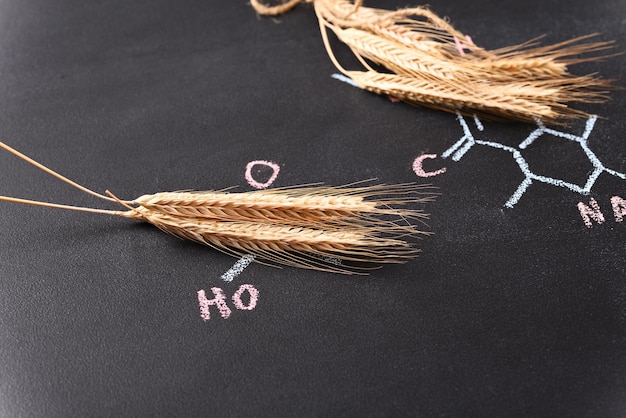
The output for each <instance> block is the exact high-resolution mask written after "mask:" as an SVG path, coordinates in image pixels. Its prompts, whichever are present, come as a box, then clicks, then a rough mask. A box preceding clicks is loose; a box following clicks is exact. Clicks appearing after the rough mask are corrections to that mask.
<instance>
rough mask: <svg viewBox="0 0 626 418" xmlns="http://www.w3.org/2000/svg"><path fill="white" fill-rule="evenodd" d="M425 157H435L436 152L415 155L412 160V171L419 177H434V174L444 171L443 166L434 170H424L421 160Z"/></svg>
mask: <svg viewBox="0 0 626 418" xmlns="http://www.w3.org/2000/svg"><path fill="white" fill-rule="evenodd" d="M427 158H429V159H434V158H437V154H422V155H420V156H419V157H417V158H416V159H415V161H413V171H414V172H415V174H417V175H418V176H419V177H434V176H438V175H439V174H443V173H445V172H446V168H445V167H443V168H440V169H439V170H436V171H424V168H423V167H422V164H423V161H424V160H425V159H427Z"/></svg>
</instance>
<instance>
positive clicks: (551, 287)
mask: <svg viewBox="0 0 626 418" xmlns="http://www.w3.org/2000/svg"><path fill="white" fill-rule="evenodd" d="M366 3H367V2H366ZM367 4H368V5H372V6H378V7H385V8H390V9H393V8H397V7H401V6H406V5H407V3H406V2H400V1H387V2H384V1H378V2H375V1H372V2H369V3H367ZM430 4H431V6H432V9H433V10H434V11H436V12H437V13H438V14H440V15H442V16H448V17H449V19H450V21H451V22H452V23H453V24H455V25H456V26H457V27H458V28H459V29H460V30H462V31H464V32H466V33H469V34H471V35H472V38H473V39H474V41H475V42H476V43H477V44H480V45H482V46H485V47H487V48H490V49H493V48H497V47H502V46H506V45H512V44H518V43H521V42H523V41H526V40H528V39H531V38H534V37H536V36H538V35H542V34H545V35H546V37H545V38H544V40H543V41H544V42H546V43H553V42H558V41H561V40H565V39H569V38H571V37H574V36H579V35H584V34H588V33H594V32H600V33H601V35H599V39H600V40H612V39H614V40H616V41H617V42H618V44H619V47H618V50H624V49H623V48H624V47H625V45H626V42H624V39H625V31H626V3H624V2H623V1H620V0H606V1H599V2H587V1H582V0H574V1H571V0H528V1H519V0H517V1H512V0H511V1H509V0H501V1H496V0H479V1H472V2H466V1H461V0H450V1H431V2H430ZM346 55H347V52H346ZM624 68H626V56H624V55H622V56H618V57H614V58H611V59H609V60H606V61H604V62H600V63H588V64H581V65H578V66H576V67H573V68H572V71H573V72H576V73H580V74H585V73H591V72H599V73H601V74H602V75H603V76H604V77H606V78H615V79H621V80H624V79H626V77H625V76H624ZM335 72H336V70H335V68H334V67H333V65H332V63H331V62H330V60H329V59H328V57H327V55H326V52H325V50H324V47H323V45H322V42H321V39H320V35H319V29H318V26H317V20H316V17H315V15H314V13H313V10H312V7H311V5H301V6H299V7H297V8H296V9H295V10H294V11H292V12H291V13H289V14H287V15H285V16H282V17H280V18H277V19H271V18H259V17H258V16H257V15H256V14H255V13H254V11H253V10H252V8H251V7H250V5H249V4H247V2H246V1H245V0H182V1H180V0H179V1H173V0H150V1H146V0H107V1H94V0H80V1H78V0H57V1H48V0H28V1H24V0H4V1H0V99H1V100H0V138H2V140H3V141H5V142H7V143H9V144H10V145H12V146H14V147H16V148H18V149H19V150H20V151H22V152H24V153H25V154H27V155H29V156H31V157H33V158H35V159H37V160H39V161H41V162H42V163H44V164H46V165H48V166H49V167H51V168H53V169H55V170H58V171H59V172H61V173H62V174H64V175H66V176H68V177H70V178H72V179H73V180H76V181H77V182H79V183H81V184H84V185H86V186H88V187H90V188H93V189H95V190H98V191H103V190H105V189H107V188H108V189H110V190H112V191H113V192H114V193H115V194H116V195H117V196H120V197H123V198H134V197H137V196H139V195H142V194H144V193H153V192H158V191H168V190H181V189H221V188H225V187H230V186H238V190H253V186H254V182H257V183H266V182H269V180H271V179H270V177H271V175H272V174H276V173H277V175H276V177H275V179H273V180H272V182H271V183H272V184H271V186H270V187H277V186H288V185H294V184H303V183H313V182H324V183H327V184H333V185H341V184H346V183H351V182H354V181H358V180H364V179H369V178H378V179H379V181H380V182H382V183H403V182H413V181H416V182H423V183H431V184H433V185H434V186H436V187H437V188H438V190H439V192H440V193H441V196H440V197H438V199H437V201H436V202H433V203H429V204H427V205H426V206H425V207H424V209H425V210H426V211H428V212H429V213H430V214H431V219H430V221H429V225H430V230H431V231H432V232H434V235H432V236H430V237H428V238H426V239H424V240H423V241H421V243H420V246H421V248H422V250H423V252H422V253H421V254H420V256H419V257H418V258H417V259H415V260H413V261H411V262H409V263H408V264H407V265H402V266H391V267H386V268H384V269H382V270H379V271H376V272H374V273H373V274H371V275H370V276H367V277H354V276H341V275H337V274H330V273H319V272H314V271H305V270H298V269H294V268H284V269H275V268H270V267H266V266H263V265H259V264H254V263H253V264H251V265H249V266H247V267H245V268H243V267H244V266H243V265H242V264H245V260H243V262H240V264H239V266H240V267H241V268H240V269H239V271H238V272H235V273H234V274H231V275H230V277H228V276H225V277H226V278H231V279H232V280H231V281H226V280H224V278H223V275H224V274H225V273H227V272H228V271H229V269H231V267H233V265H235V264H236V262H237V261H238V260H237V259H236V258H231V257H229V256H227V255H223V254H221V253H219V252H216V251H214V250H211V249H208V248H205V247H203V246H200V245H196V244H192V243H187V242H183V241H180V240H177V239H175V238H172V237H170V236H168V235H165V234H163V233H162V232H160V231H159V230H157V229H156V228H154V227H151V226H149V225H143V224H140V223H138V222H132V221H128V220H125V219H118V218H113V217H105V216H98V215H93V214H85V213H70V212H64V211H58V210H52V209H44V208H36V207H27V206H21V205H15V204H9V203H2V204H0V233H1V234H2V237H1V238H2V243H1V244H0V415H1V416H7V417H68V416H364V415H366V416H498V417H502V416H568V417H572V416H602V417H619V416H624V415H625V414H626V377H625V376H626V267H625V263H624V260H625V255H626V245H625V243H626V240H625V238H626V229H625V228H626V222H625V221H623V218H624V216H625V215H626V175H625V174H624V173H626V142H625V141H624V136H625V134H626V123H625V120H624V117H623V109H624V107H625V106H626V92H625V91H616V92H614V93H612V100H611V101H609V102H608V103H606V104H604V105H593V106H592V105H590V106H586V107H584V109H585V110H587V111H589V112H592V113H597V114H598V116H599V118H598V119H597V120H593V119H592V120H589V121H585V120H582V121H580V122H576V123H574V124H572V125H571V126H569V127H566V128H558V129H556V130H550V128H541V127H538V126H534V125H528V124H515V123H510V124H506V123H488V122H484V121H479V120H474V119H473V118H471V117H465V118H457V117H456V116H455V115H453V114H446V113H442V112H437V111H433V110H427V109H420V108H415V107H411V106H408V105H406V104H403V103H393V102H391V101H390V100H388V99H387V98H385V97H381V96H376V95H374V94H371V93H367V92H365V91H362V90H359V89H356V88H354V87H352V86H350V85H348V84H346V83H342V82H341V81H338V80H336V79H334V78H332V74H334V73H335ZM622 85H623V82H622ZM255 161H257V163H254V162H255ZM258 161H265V162H266V163H258ZM250 163H253V164H250ZM270 163H271V164H270ZM273 164H275V166H274V165H273ZM525 164H526V165H525ZM444 168H445V171H444V170H443V169H444ZM247 169H248V178H247V177H246V173H247ZM0 174H1V176H0V194H2V195H9V196H19V197H25V198H30V199H38V200H45V201H54V202H59V203H68V204H76V205H84V206H94V205H96V204H98V202H95V201H94V199H93V198H91V197H90V196H87V195H84V194H82V193H80V192H79V191H76V190H74V189H72V188H70V187H69V186H67V185H65V184H63V183H60V182H59V181H57V180H55V179H52V178H50V177H49V176H47V175H45V174H44V173H42V172H40V171H38V170H36V169H34V168H32V167H31V166H28V165H27V164H25V163H24V162H22V161H20V160H18V159H16V158H15V157H13V156H11V155H9V154H7V153H4V152H2V153H0ZM418 174H419V175H418ZM428 174H431V176H429V177H424V176H425V175H428ZM420 175H422V177H420ZM212 289H215V290H212ZM214 292H217V293H219V292H223V295H224V300H225V303H226V308H224V309H223V310H222V311H221V312H220V311H219V310H218V309H217V306H214V305H206V304H205V305H204V307H205V308H206V309H204V310H203V309H201V308H202V306H203V305H202V303H200V302H199V295H200V296H202V295H204V296H205V297H206V299H207V300H209V299H211V298H214ZM200 300H202V298H200ZM207 312H208V314H209V315H210V318H209V317H208V316H207V315H206V313H207ZM228 313H229V314H230V315H229V316H228V317H227V318H223V316H226V314H228Z"/></svg>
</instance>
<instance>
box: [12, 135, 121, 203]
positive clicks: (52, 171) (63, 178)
mask: <svg viewBox="0 0 626 418" xmlns="http://www.w3.org/2000/svg"><path fill="white" fill-rule="evenodd" d="M0 148H3V149H4V150H6V151H8V152H10V153H11V154H13V155H15V156H16V157H18V158H21V159H22V160H24V161H26V162H27V163H29V164H31V165H33V166H35V167H37V168H38V169H40V170H43V171H44V172H46V173H48V174H50V175H51V176H53V177H56V178H57V179H59V180H61V181H63V182H65V183H67V184H69V185H70V186H72V187H75V188H77V189H78V190H81V191H83V192H85V193H88V194H90V195H92V196H95V197H97V198H100V199H104V200H108V201H109V202H115V199H113V198H110V197H108V196H105V195H102V194H100V193H97V192H94V191H93V190H90V189H88V188H86V187H84V186H81V185H80V184H78V183H76V182H74V181H72V180H70V179H68V178H67V177H65V176H62V175H61V174H59V173H57V172H56V171H54V170H51V169H49V168H48V167H46V166H44V165H43V164H40V163H38V162H37V161H35V160H33V159H32V158H30V157H28V156H26V155H24V154H22V153H21V152H19V151H17V150H16V149H14V148H12V147H10V146H8V145H7V144H5V143H4V142H1V141H0Z"/></svg>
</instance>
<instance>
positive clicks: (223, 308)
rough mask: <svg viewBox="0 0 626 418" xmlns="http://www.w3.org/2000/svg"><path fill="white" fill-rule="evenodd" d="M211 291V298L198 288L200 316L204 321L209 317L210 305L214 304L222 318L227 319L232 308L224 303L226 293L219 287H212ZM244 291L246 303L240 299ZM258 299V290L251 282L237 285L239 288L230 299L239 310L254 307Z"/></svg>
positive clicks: (247, 309)
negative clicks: (246, 293) (246, 298)
mask: <svg viewBox="0 0 626 418" xmlns="http://www.w3.org/2000/svg"><path fill="white" fill-rule="evenodd" d="M211 292H213V296H214V297H213V299H209V298H207V296H206V292H205V291H204V290H198V303H199V305H200V317H201V318H202V319H203V320H204V321H205V322H206V321H208V320H209V319H211V311H210V308H211V306H215V307H216V308H217V311H218V312H219V314H220V316H221V317H222V318H224V319H228V318H229V317H230V315H231V314H232V310H231V309H230V308H229V307H228V304H227V303H226V294H225V293H224V291H223V290H222V289H221V288H219V287H212V288H211ZM244 292H248V295H249V300H248V304H247V305H246V304H245V303H244V302H243V301H242V300H241V296H242V295H243V293H244ZM258 300H259V291H258V290H257V289H256V288H255V287H254V286H252V285H251V284H242V285H241V286H239V289H237V291H236V292H235V293H234V294H233V297H232V301H233V304H234V305H235V308H237V309H239V310H241V311H251V310H253V309H254V308H256V305H257V301H258Z"/></svg>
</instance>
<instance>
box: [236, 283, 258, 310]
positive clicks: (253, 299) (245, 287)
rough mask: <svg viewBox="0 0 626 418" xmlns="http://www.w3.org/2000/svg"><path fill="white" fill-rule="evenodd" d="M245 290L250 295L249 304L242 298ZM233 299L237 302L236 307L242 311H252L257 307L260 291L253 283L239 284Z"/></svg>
mask: <svg viewBox="0 0 626 418" xmlns="http://www.w3.org/2000/svg"><path fill="white" fill-rule="evenodd" d="M243 292H248V295H249V297H250V299H249V300H248V304H247V305H246V304H245V303H243V301H242V300H241V296H242V295H243ZM232 299H233V303H234V304H235V308H237V309H239V310H242V311H251V310H253V309H254V308H256V303H257V301H258V300H259V291H258V290H257V289H256V288H255V287H254V286H252V285H251V284H242V285H241V286H239V289H237V291H236V292H235V294H234V295H233V298H232Z"/></svg>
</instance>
